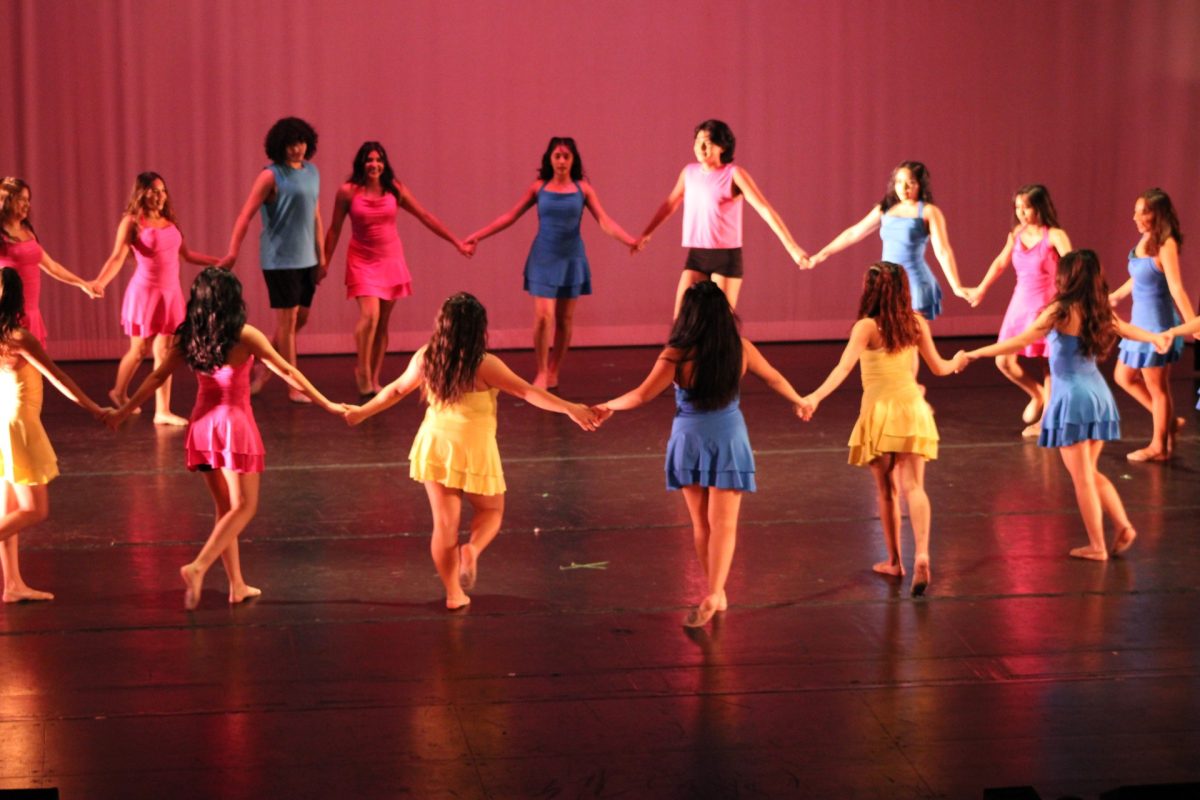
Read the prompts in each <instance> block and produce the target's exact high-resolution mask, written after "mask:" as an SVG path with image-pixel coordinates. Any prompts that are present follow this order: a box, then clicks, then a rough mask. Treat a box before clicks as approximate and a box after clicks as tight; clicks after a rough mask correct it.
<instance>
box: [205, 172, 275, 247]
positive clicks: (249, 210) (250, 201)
mask: <svg viewBox="0 0 1200 800" xmlns="http://www.w3.org/2000/svg"><path fill="white" fill-rule="evenodd" d="M274 191H275V173H273V172H271V170H269V169H264V170H263V171H262V172H260V173H258V177H257V178H255V179H254V185H253V186H251V187H250V194H249V195H247V196H246V202H245V203H243V204H242V210H241V211H240V212H239V213H238V217H237V220H236V221H235V222H234V223H233V233H231V234H230V235H229V252H228V253H226V254H225V257H224V258H223V259H221V262H220V264H218V265H217V266H220V267H223V268H225V269H233V265H234V263H235V262H236V261H237V257H238V251H239V250H241V248H242V240H243V239H245V238H246V231H247V230H249V229H250V220H251V219H253V218H254V214H255V212H257V211H258V209H259V208H261V207H262V204H263V203H265V202H267V198H269V197H270V196H271V193H272V192H274Z"/></svg>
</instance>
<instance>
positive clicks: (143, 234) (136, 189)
mask: <svg viewBox="0 0 1200 800" xmlns="http://www.w3.org/2000/svg"><path fill="white" fill-rule="evenodd" d="M130 250H132V251H133V257H134V261H135V262H136V263H137V271H136V272H135V273H134V274H133V279H132V280H131V281H130V282H129V285H128V286H127V287H125V300H124V302H122V303H121V325H122V327H124V329H125V335H126V336H128V337H129V349H128V350H127V351H126V352H125V355H123V356H121V362H120V363H119V364H118V365H117V379H116V383H114V384H113V388H112V390H111V391H110V392H109V393H108V396H109V398H111V399H112V401H113V403H115V404H116V405H118V406H119V405H122V404H123V403H124V402H125V401H126V400H128V399H129V382H130V381H131V380H133V374H134V373H135V372H136V371H137V368H138V366H139V365H140V364H141V363H142V359H144V358H145V357H146V355H147V353H149V352H151V351H153V353H154V366H155V367H157V366H159V365H160V364H162V360H163V359H164V358H165V357H166V354H167V351H168V350H169V349H170V348H171V339H172V337H174V335H175V329H176V328H178V327H179V323H181V322H183V312H184V303H183V291H182V290H181V289H180V288H179V259H180V257H182V258H183V259H184V260H185V261H187V262H189V263H191V264H199V265H201V266H212V265H213V264H216V263H217V259H216V258H215V257H214V256H209V255H205V254H204V253H197V252H196V251H194V250H189V249H188V246H187V245H186V244H184V241H183V234H182V233H181V232H180V230H179V227H178V220H177V219H176V217H175V209H174V207H173V206H172V203H171V197H170V195H168V194H167V184H166V182H165V181H163V179H162V176H161V175H159V174H158V173H156V172H143V173H141V174H140V175H138V176H137V178H136V179H135V180H134V182H133V191H132V192H131V193H130V195H129V202H128V204H126V206H125V215H124V216H123V217H121V222H120V224H119V225H117V241H116V244H114V245H113V251H112V255H110V256H109V257H108V260H107V261H105V262H104V266H103V267H101V269H100V274H99V275H97V276H96V279H95V280H94V281H92V289H93V290H94V291H95V292H96V293H97V294H103V293H104V289H105V287H107V286H108V284H109V283H111V282H112V280H113V279H114V278H116V277H117V273H118V272H120V271H121V267H123V266H125V261H126V259H127V258H128V257H129V251H130ZM138 411H140V409H138V410H136V411H134V413H138ZM154 424H155V425H176V426H183V425H187V420H186V419H184V418H183V417H181V416H179V415H178V414H174V413H172V412H171V379H170V378H169V377H168V378H167V379H166V380H165V381H164V382H163V385H162V386H160V387H159V388H158V391H156V392H155V393H154Z"/></svg>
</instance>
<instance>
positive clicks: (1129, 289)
mask: <svg viewBox="0 0 1200 800" xmlns="http://www.w3.org/2000/svg"><path fill="white" fill-rule="evenodd" d="M1132 293H1133V278H1128V279H1126V281H1125V282H1124V283H1122V284H1121V285H1120V286H1118V287H1117V288H1116V289H1113V290H1112V291H1111V292H1109V293H1108V302H1109V304H1110V305H1112V306H1116V305H1119V304H1120V302H1121V301H1122V300H1124V299H1125V298H1126V297H1129V295H1130V294H1132Z"/></svg>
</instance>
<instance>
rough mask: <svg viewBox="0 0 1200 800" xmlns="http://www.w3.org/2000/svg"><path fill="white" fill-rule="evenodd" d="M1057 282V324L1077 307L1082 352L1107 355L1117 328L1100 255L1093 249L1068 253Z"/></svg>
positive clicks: (1055, 314)
mask: <svg viewBox="0 0 1200 800" xmlns="http://www.w3.org/2000/svg"><path fill="white" fill-rule="evenodd" d="M1054 285H1055V288H1056V289H1057V290H1058V294H1057V296H1056V297H1055V298H1054V302H1055V303H1056V304H1057V305H1056V308H1055V311H1054V315H1053V317H1052V320H1053V322H1054V324H1055V325H1058V324H1059V323H1063V322H1066V321H1067V320H1069V319H1070V317H1071V310H1072V309H1078V310H1079V349H1080V351H1081V352H1082V353H1083V354H1084V355H1085V356H1088V357H1090V358H1095V359H1101V358H1104V356H1106V355H1108V351H1109V350H1111V349H1112V346H1113V344H1114V343H1115V342H1116V340H1117V331H1116V324H1115V322H1114V317H1113V310H1112V305H1110V304H1109V302H1108V283H1107V282H1106V281H1105V280H1104V271H1103V270H1102V269H1101V268H1100V257H1099V256H1097V255H1096V253H1095V251H1093V250H1072V251H1071V252H1069V253H1067V254H1066V255H1065V256H1063V257H1062V259H1061V260H1060V261H1059V262H1058V272H1057V273H1056V274H1055V276H1054Z"/></svg>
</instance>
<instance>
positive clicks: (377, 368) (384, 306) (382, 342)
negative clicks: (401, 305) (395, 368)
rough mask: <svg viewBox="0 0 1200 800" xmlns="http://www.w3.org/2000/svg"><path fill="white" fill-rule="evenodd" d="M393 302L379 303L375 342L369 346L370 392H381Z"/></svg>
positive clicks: (381, 301)
mask: <svg viewBox="0 0 1200 800" xmlns="http://www.w3.org/2000/svg"><path fill="white" fill-rule="evenodd" d="M395 307H396V301H395V300H380V301H379V324H378V325H376V326H375V341H374V342H373V343H372V344H371V391H372V392H375V393H376V394H378V393H379V392H382V391H383V358H384V356H386V355H387V349H388V322H389V321H390V320H391V318H392V309H393V308H395Z"/></svg>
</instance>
